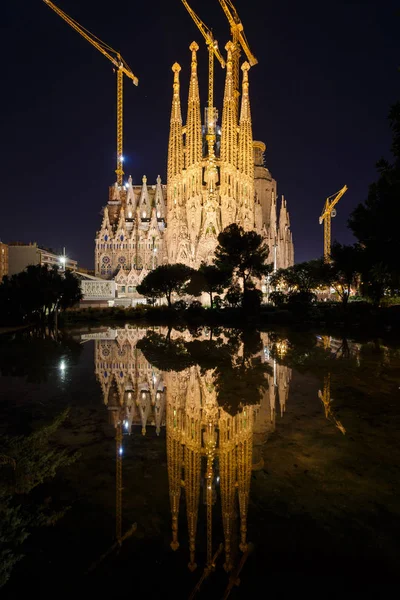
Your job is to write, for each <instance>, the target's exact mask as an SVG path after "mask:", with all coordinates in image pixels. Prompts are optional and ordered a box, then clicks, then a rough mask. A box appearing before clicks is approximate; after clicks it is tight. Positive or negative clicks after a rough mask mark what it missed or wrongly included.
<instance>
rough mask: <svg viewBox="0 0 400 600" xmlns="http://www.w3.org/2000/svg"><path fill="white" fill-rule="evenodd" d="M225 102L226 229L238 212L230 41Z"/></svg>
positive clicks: (223, 181)
mask: <svg viewBox="0 0 400 600" xmlns="http://www.w3.org/2000/svg"><path fill="white" fill-rule="evenodd" d="M225 49H226V51H227V61H226V79H225V92H224V104H223V108H222V128H221V154H220V165H221V166H220V169H221V190H220V194H221V222H222V228H223V229H225V227H227V226H228V225H229V224H230V223H233V222H234V221H235V219H236V214H237V193H236V192H237V189H236V188H237V150H238V148H237V143H238V124H237V120H236V112H237V111H236V98H235V89H234V81H233V61H232V51H233V49H234V46H233V44H232V42H228V43H227V45H226V46H225Z"/></svg>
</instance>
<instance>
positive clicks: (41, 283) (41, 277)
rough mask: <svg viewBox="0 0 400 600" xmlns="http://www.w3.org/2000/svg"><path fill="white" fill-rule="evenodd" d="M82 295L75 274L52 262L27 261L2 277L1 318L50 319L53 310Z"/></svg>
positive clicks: (30, 320)
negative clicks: (63, 270)
mask: <svg viewBox="0 0 400 600" xmlns="http://www.w3.org/2000/svg"><path fill="white" fill-rule="evenodd" d="M81 298H82V293H81V290H80V284H79V280H78V279H77V277H76V276H75V275H74V274H73V273H71V272H69V271H66V273H61V272H60V271H59V269H58V268H57V267H56V266H54V267H52V268H50V269H49V268H48V267H47V266H45V265H29V266H28V267H27V268H26V269H25V270H24V271H22V272H21V273H17V274H15V275H12V277H4V278H3V283H2V284H1V285H0V315H1V318H2V320H4V322H6V323H7V322H21V321H22V322H23V321H29V322H32V321H40V322H41V323H44V322H46V321H50V320H52V319H53V317H54V315H55V313H56V311H57V310H58V309H59V308H61V309H62V310H66V309H67V308H69V307H71V306H73V305H74V304H76V303H77V302H79V300H81Z"/></svg>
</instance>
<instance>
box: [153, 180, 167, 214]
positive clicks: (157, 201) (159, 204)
mask: <svg viewBox="0 0 400 600" xmlns="http://www.w3.org/2000/svg"><path fill="white" fill-rule="evenodd" d="M154 206H155V208H156V212H157V219H163V220H164V221H165V220H166V216H167V215H166V210H165V201H164V194H163V189H162V185H161V177H160V176H159V175H157V185H156V193H155V196H154Z"/></svg>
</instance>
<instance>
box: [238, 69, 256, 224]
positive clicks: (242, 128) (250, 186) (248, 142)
mask: <svg viewBox="0 0 400 600" xmlns="http://www.w3.org/2000/svg"><path fill="white" fill-rule="evenodd" d="M249 69H250V65H249V63H248V62H244V63H243V64H242V71H243V84H242V105H241V109H240V119H239V151H238V175H239V180H240V185H239V196H240V201H241V217H242V223H243V227H244V229H245V230H246V231H249V230H251V229H253V228H254V225H255V223H254V153H253V132H252V126H251V113H250V98H249Z"/></svg>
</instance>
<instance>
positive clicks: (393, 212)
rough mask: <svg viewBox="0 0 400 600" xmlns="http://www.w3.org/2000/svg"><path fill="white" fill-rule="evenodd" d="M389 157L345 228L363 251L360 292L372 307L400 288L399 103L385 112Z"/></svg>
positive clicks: (382, 162) (381, 165) (380, 163)
mask: <svg viewBox="0 0 400 600" xmlns="http://www.w3.org/2000/svg"><path fill="white" fill-rule="evenodd" d="M389 122H390V126H391V129H392V136H393V137H392V148H391V149H392V154H393V157H394V160H393V162H392V163H389V162H388V161H387V160H383V159H381V160H380V161H379V162H378V163H377V169H378V180H377V181H376V182H375V183H372V184H371V185H370V187H369V193H368V197H367V199H366V201H365V203H361V204H359V205H358V206H356V208H355V209H354V211H353V212H352V214H351V216H350V219H349V227H350V229H351V230H352V231H353V233H354V235H355V236H356V238H357V239H358V241H359V243H360V245H361V246H362V248H363V256H364V264H363V270H362V274H361V275H362V282H363V293H364V294H366V295H368V296H369V297H370V298H371V299H372V300H373V302H374V303H375V304H379V302H380V300H381V298H382V297H383V295H384V294H387V293H396V290H398V289H399V288H400V263H399V256H400V236H399V233H398V228H399V222H400V201H399V200H400V102H398V103H397V104H395V105H394V106H393V107H392V109H391V111H390V113H389Z"/></svg>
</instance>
